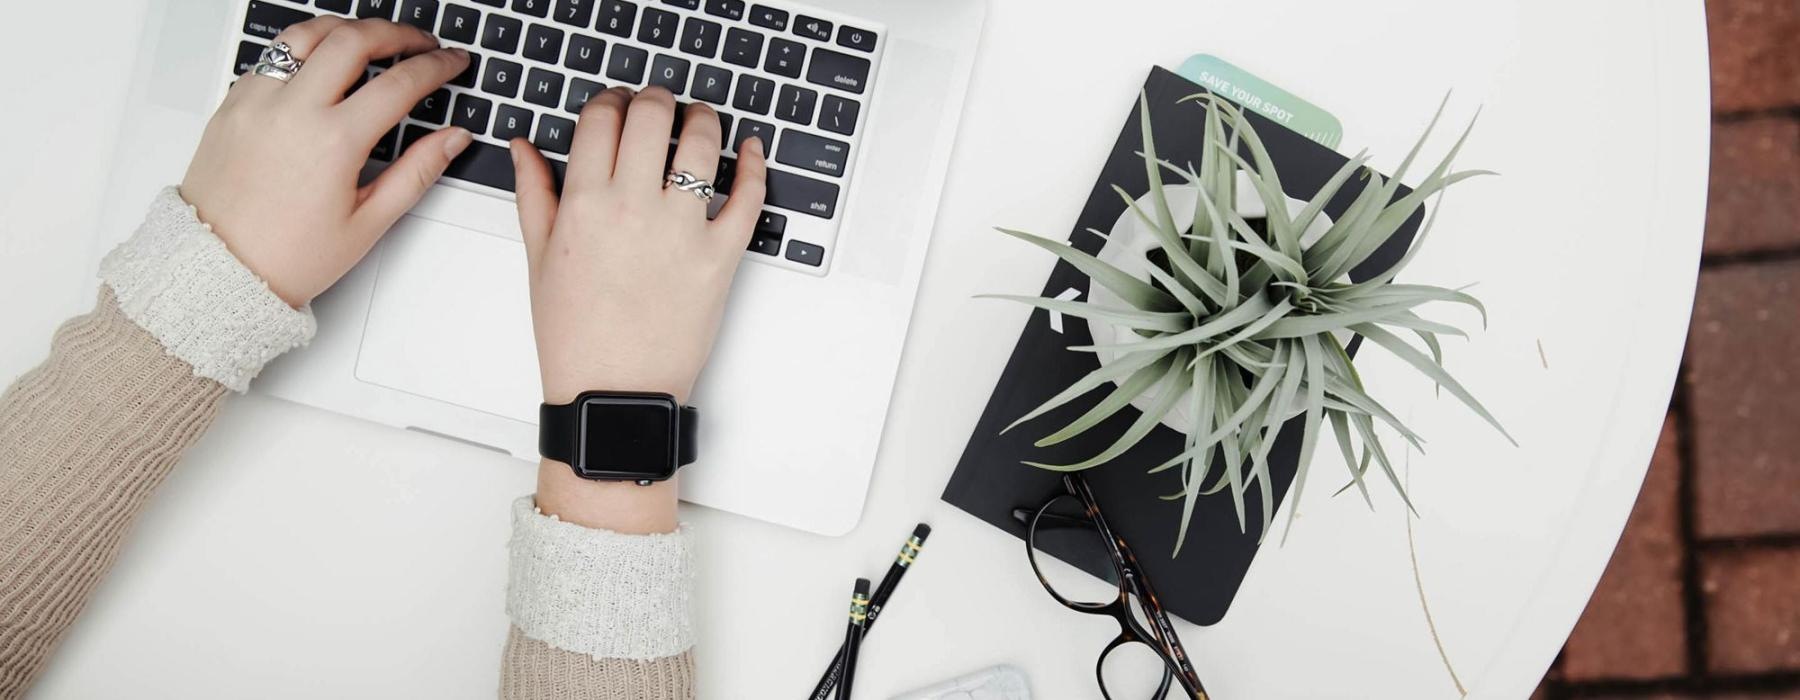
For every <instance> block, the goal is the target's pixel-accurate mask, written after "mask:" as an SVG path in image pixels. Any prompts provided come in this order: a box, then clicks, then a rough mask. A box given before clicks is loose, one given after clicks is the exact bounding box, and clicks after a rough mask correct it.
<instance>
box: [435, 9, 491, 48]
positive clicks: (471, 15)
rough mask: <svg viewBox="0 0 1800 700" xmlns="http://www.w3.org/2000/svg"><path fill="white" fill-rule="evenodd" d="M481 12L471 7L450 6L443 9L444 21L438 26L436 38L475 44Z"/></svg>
mask: <svg viewBox="0 0 1800 700" xmlns="http://www.w3.org/2000/svg"><path fill="white" fill-rule="evenodd" d="M480 24H481V11H480V10H477V9H475V8H473V7H464V6H462V5H451V6H449V7H446V8H444V21H443V22H441V23H439V24H438V36H441V37H443V38H445V39H449V40H451V41H460V42H462V43H464V44H473V43H475V37H476V33H477V32H478V31H480Z"/></svg>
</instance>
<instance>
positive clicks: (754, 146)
mask: <svg viewBox="0 0 1800 700" xmlns="http://www.w3.org/2000/svg"><path fill="white" fill-rule="evenodd" d="M749 143H750V150H752V151H754V152H756V155H759V156H760V155H764V153H763V142H762V137H761V136H752V137H750V138H749Z"/></svg>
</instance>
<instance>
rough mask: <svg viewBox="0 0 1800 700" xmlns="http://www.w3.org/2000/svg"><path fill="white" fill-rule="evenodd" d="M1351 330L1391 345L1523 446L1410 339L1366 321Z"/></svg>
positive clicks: (1398, 354) (1372, 339) (1382, 345)
mask: <svg viewBox="0 0 1800 700" xmlns="http://www.w3.org/2000/svg"><path fill="white" fill-rule="evenodd" d="M1351 330H1354V331H1356V332H1357V333H1359V334H1361V335H1362V336H1363V337H1364V338H1368V339H1369V340H1371V341H1374V343H1375V344H1376V345H1380V346H1381V347H1384V348H1387V350H1388V352H1391V353H1393V354H1394V356H1395V357H1398V358H1400V359H1402V360H1405V361H1406V362H1407V364H1410V365H1412V366H1413V368H1415V369H1417V370H1419V372H1420V373H1423V374H1424V375H1425V376H1427V377H1429V378H1431V380H1432V381H1434V382H1437V383H1438V384H1439V385H1440V386H1442V387H1444V389H1445V390H1446V391H1449V392H1450V395H1451V396H1455V397H1456V398H1458V399H1461V400H1462V402H1463V405H1465V406H1468V407H1469V410H1472V411H1474V412H1475V415H1478V416H1481V417H1482V419H1483V420H1486V421H1487V422H1488V425H1491V426H1494V429H1495V430H1498V431H1500V434H1501V435H1502V436H1504V437H1505V438H1506V441H1507V442H1510V443H1512V444H1513V446H1514V447H1517V446H1518V445H1519V441H1518V440H1514V439H1513V436H1512V434H1511V433H1508V432H1506V428H1503V427H1501V426H1500V421H1499V420H1496V419H1495V418H1494V416H1493V414H1491V413H1488V410H1487V408H1486V407H1484V406H1482V405H1481V402H1480V401H1477V400H1475V397H1474V396H1473V395H1471V394H1470V393H1469V390H1468V389H1464V388H1463V385H1462V383H1461V382H1458V381H1456V378H1455V377H1452V376H1450V373H1449V372H1446V371H1444V368H1443V367H1441V366H1439V365H1438V364H1437V363H1435V362H1432V361H1431V358H1429V357H1426V356H1425V355H1424V354H1423V353H1420V352H1419V351H1418V350H1417V349H1416V348H1414V347H1413V346H1411V345H1407V344H1406V341H1404V340H1401V339H1400V338H1399V337H1397V336H1395V335H1394V334H1392V333H1389V332H1387V331H1386V330H1384V329H1382V328H1381V327H1379V326H1376V325H1373V324H1367V323H1362V324H1357V325H1355V326H1351ZM1379 457H1380V455H1377V458H1379Z"/></svg>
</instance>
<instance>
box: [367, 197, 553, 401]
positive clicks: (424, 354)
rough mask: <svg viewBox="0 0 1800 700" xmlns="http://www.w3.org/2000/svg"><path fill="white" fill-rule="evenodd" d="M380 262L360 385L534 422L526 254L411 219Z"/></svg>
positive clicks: (509, 244) (499, 241) (495, 239)
mask: <svg viewBox="0 0 1800 700" xmlns="http://www.w3.org/2000/svg"><path fill="white" fill-rule="evenodd" d="M377 254H378V255H379V260H378V263H377V264H378V268H377V272H376V276H375V289H374V292H373V293H372V295H371V298H370V300H369V316H368V323H367V325H366V326H364V328H363V340H362V348H361V350H360V351H359V353H358V355H357V361H356V378H357V379H359V380H361V381H365V382H369V383H372V384H378V385H381V386H384V387H387V388H390V389H395V390H399V391H404V392H407V393H410V394H416V395H419V396H424V397H427V398H432V399H437V400H439V401H444V402H447V403H452V404H456V405H458V406H463V407H466V408H472V409H475V410H478V411H484V412H487V413H492V414H495V415H499V416H502V417H506V418H511V419H514V420H519V421H524V422H527V423H536V422H537V408H538V403H539V401H541V400H542V390H541V388H540V380H539V377H538V366H537V349H536V346H535V345H534V343H533V340H532V334H531V298H530V291H529V287H528V282H527V280H526V264H525V249H524V246H523V245H522V244H521V243H519V242H518V241H516V240H511V239H507V238H502V237H499V236H492V235H488V234H484V233H480V232H477V231H472V230H469V229H466V228H462V227H460V226H453V225H451V224H446V223H442V222H439V221H433V220H430V219H425V218H421V217H417V216H407V217H404V218H402V219H401V220H400V223H399V224H397V225H395V226H394V228H393V230H391V231H389V232H388V235H387V238H386V239H385V240H384V241H383V242H382V244H381V247H380V249H379V250H378V251H377Z"/></svg>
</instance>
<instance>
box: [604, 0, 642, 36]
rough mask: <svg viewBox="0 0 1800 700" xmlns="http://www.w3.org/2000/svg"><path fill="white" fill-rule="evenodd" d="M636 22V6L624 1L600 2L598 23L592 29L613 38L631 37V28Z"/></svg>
mask: <svg viewBox="0 0 1800 700" xmlns="http://www.w3.org/2000/svg"><path fill="white" fill-rule="evenodd" d="M636 21H637V5H636V4H635V3H630V2H625V0H602V3H601V5H600V21H599V22H596V23H595V24H594V28H595V29H598V30H600V31H603V32H606V33H607V34H611V35H613V36H623V37H629V36H631V26H632V24H633V23H634V22H636Z"/></svg>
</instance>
